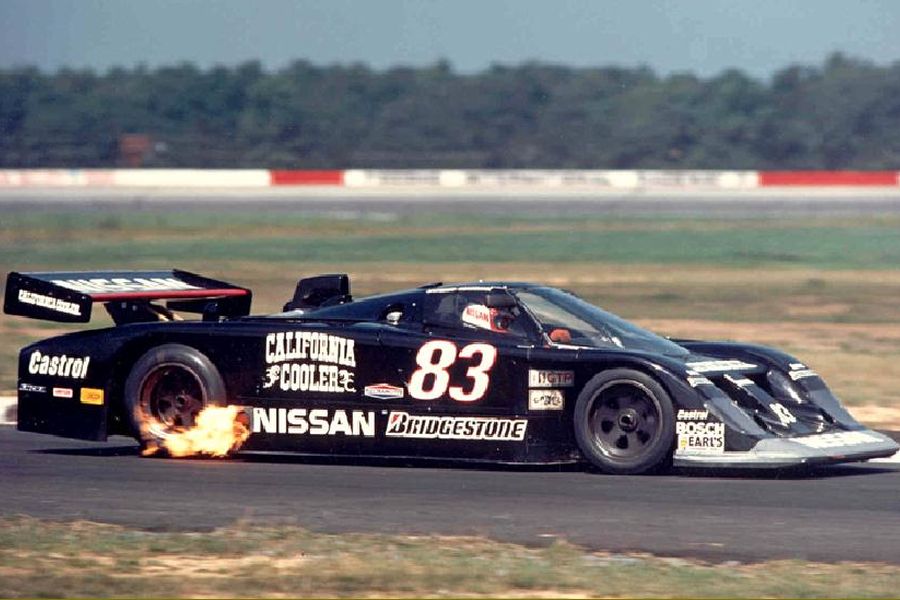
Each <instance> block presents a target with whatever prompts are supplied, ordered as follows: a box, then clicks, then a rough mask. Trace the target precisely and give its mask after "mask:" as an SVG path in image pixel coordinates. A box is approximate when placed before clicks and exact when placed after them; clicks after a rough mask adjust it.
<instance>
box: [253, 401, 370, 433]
mask: <svg viewBox="0 0 900 600" xmlns="http://www.w3.org/2000/svg"><path fill="white" fill-rule="evenodd" d="M251 417H252V418H251V421H252V423H251V428H250V429H251V431H252V432H253V433H285V434H288V435H344V436H350V437H375V413H374V412H371V411H362V410H343V409H335V410H330V409H327V408H312V409H306V408H262V407H258V406H257V407H254V408H253V412H252V414H251Z"/></svg>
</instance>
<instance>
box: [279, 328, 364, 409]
mask: <svg viewBox="0 0 900 600" xmlns="http://www.w3.org/2000/svg"><path fill="white" fill-rule="evenodd" d="M355 345H356V344H355V341H354V340H352V339H349V338H345V337H341V336H337V335H330V334H327V333H319V332H318V331H282V332H278V333H270V334H268V335H267V336H266V342H265V356H266V364H267V365H269V366H268V367H267V368H266V373H265V375H264V376H263V383H262V388H263V389H264V390H267V389H271V388H277V389H279V390H281V391H283V392H324V393H329V394H334V393H349V392H355V391H356V387H355V384H354V379H355V376H356V372H355V367H356V352H355Z"/></svg>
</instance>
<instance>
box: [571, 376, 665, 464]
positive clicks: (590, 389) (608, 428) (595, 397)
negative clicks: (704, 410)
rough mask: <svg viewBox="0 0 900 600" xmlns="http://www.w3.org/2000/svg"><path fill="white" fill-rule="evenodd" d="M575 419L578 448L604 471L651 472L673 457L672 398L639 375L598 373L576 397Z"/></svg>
mask: <svg viewBox="0 0 900 600" xmlns="http://www.w3.org/2000/svg"><path fill="white" fill-rule="evenodd" d="M574 419H575V423H574V425H575V439H576V441H577V442H578V447H579V448H580V449H581V452H582V454H584V456H585V458H587V459H588V461H590V462H591V464H592V465H594V466H595V467H597V469H599V470H601V471H603V472H604V473H612V474H621V475H635V474H639V473H647V472H649V471H653V470H655V469H658V468H660V467H662V466H663V465H665V464H666V463H667V462H668V460H669V458H670V456H671V452H672V449H673V445H674V440H675V411H674V409H673V407H672V400H671V399H670V398H669V395H668V394H667V393H666V391H665V390H664V389H663V387H662V386H661V385H660V384H659V383H658V382H657V381H656V380H655V379H653V378H652V377H650V376H649V375H647V374H645V373H642V372H640V371H635V370H632V369H613V370H610V371H605V372H603V373H600V374H598V375H595V376H594V377H593V378H592V379H591V380H590V381H588V383H587V385H585V386H584V389H582V390H581V393H580V394H579V395H578V401H577V402H576V404H575V415H574Z"/></svg>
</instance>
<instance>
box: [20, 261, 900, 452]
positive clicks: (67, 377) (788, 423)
mask: <svg viewBox="0 0 900 600" xmlns="http://www.w3.org/2000/svg"><path fill="white" fill-rule="evenodd" d="M149 273H153V274H155V276H153V277H151V276H149V275H148V274H149ZM14 275H16V277H17V278H15V279H13V278H12V276H11V281H12V283H9V282H8V284H7V302H6V310H7V312H13V313H15V314H25V313H28V312H29V311H30V310H32V309H33V310H34V311H35V312H33V313H32V314H25V316H32V317H38V318H48V315H49V317H55V316H59V318H55V319H54V320H71V319H70V318H69V317H76V316H78V317H79V319H81V318H83V315H84V313H85V312H86V311H87V310H88V309H89V307H90V305H91V304H93V303H96V302H103V303H107V304H108V305H109V304H112V305H115V304H116V303H119V304H120V306H118V307H117V308H113V309H112V310H110V313H111V314H112V315H113V317H114V318H116V319H117V322H118V323H119V324H118V325H117V326H115V327H110V328H105V329H99V330H91V331H84V332H78V333H73V334H69V335H64V336H59V337H55V338H50V339H48V340H44V341H42V342H38V343H36V344H33V345H31V346H28V347H26V348H24V349H23V350H22V352H21V355H20V359H19V425H18V427H19V429H21V430H23V431H34V432H41V433H51V434H55V435H61V436H68V437H75V438H81V439H90V440H103V439H106V437H107V436H108V435H110V434H114V433H125V434H127V433H129V427H128V423H127V420H126V419H125V418H124V413H123V408H122V407H123V398H122V395H123V388H124V381H125V379H126V378H127V376H128V374H129V372H130V370H131V367H132V365H133V364H134V362H135V361H136V360H137V359H138V358H139V357H140V356H141V355H143V354H144V353H145V352H147V351H148V350H150V349H152V348H154V347H156V346H159V345H162V344H172V343H176V344H183V345H185V346H190V347H192V348H196V349H197V350H199V351H200V352H202V353H203V354H205V355H206V356H207V357H209V359H210V360H211V361H212V362H213V364H214V365H215V366H216V367H217V369H218V370H219V372H220V373H221V375H222V377H223V379H224V381H225V385H226V389H227V395H228V397H227V398H225V399H223V401H224V402H226V403H228V404H236V405H240V406H242V407H245V411H246V412H247V414H248V415H249V417H250V427H251V435H250V437H249V439H248V440H247V442H246V444H245V446H244V448H243V450H242V451H247V452H298V453H304V454H324V455H343V456H389V457H421V458H437V459H451V460H470V461H490V462H500V463H539V464H547V463H565V462H576V461H580V460H583V457H582V454H581V452H580V451H579V448H578V445H577V443H576V441H575V438H574V434H573V426H572V421H573V411H574V407H575V403H576V400H577V398H578V395H579V393H580V392H581V390H582V388H584V386H585V385H586V384H587V383H588V382H589V381H590V380H591V378H593V377H594V376H595V375H597V374H598V373H601V372H603V371H605V370H608V369H617V368H627V369H631V370H635V371H640V372H643V373H646V374H648V375H649V376H651V377H653V378H654V379H655V380H656V381H658V382H659V383H660V384H661V385H662V386H663V388H664V389H665V391H666V392H667V394H668V395H669V396H670V398H671V400H672V402H673V405H674V408H675V413H676V415H675V416H676V420H675V436H674V445H673V448H672V460H673V462H674V464H675V465H676V466H685V467H762V468H778V467H787V466H798V465H810V464H823V463H834V462H846V461H859V460H866V459H869V458H874V457H882V456H889V455H891V454H893V453H894V452H896V451H897V449H898V447H897V445H896V443H894V442H893V441H892V440H891V439H889V438H888V437H886V436H884V435H882V434H880V433H878V432H875V431H872V430H870V429H867V428H865V427H864V426H862V425H861V424H859V423H858V422H857V421H856V420H854V419H853V417H852V416H851V415H850V414H849V413H848V412H847V411H846V410H845V409H844V408H843V407H842V405H841V404H840V402H839V401H838V400H837V399H836V398H835V396H834V395H833V394H832V393H831V391H830V390H829V389H828V387H827V386H826V384H825V383H824V381H823V380H822V379H821V378H820V377H819V376H818V375H817V374H816V373H815V372H814V371H813V370H811V369H810V368H808V367H807V365H805V364H803V363H802V362H800V361H799V360H797V359H795V358H793V357H791V356H788V355H786V354H784V353H781V352H779V351H777V350H773V349H770V348H765V347H760V346H753V345H747V344H738V343H726V342H699V341H687V340H675V343H676V344H677V345H678V346H679V347H680V348H681V349H683V350H684V352H683V354H679V355H678V356H673V355H668V354H663V353H653V352H648V351H646V350H636V349H631V348H625V347H614V346H610V347H583V346H575V345H566V344H559V343H552V342H549V341H548V340H547V339H546V337H545V336H544V337H541V336H542V335H543V334H542V333H541V332H540V331H538V332H536V333H534V334H532V333H528V332H526V334H523V335H522V336H519V337H516V336H509V335H503V334H501V333H497V332H494V331H490V330H485V329H478V328H458V329H453V328H449V327H443V326H441V325H440V324H435V323H433V322H429V318H428V315H427V310H428V309H427V307H428V305H429V302H432V303H433V301H434V299H435V298H440V299H442V298H443V297H446V296H447V295H449V294H459V293H461V292H460V290H464V291H465V293H471V294H479V293H482V292H484V293H503V294H509V295H510V296H513V297H516V294H517V293H518V291H519V290H524V289H528V287H527V286H529V285H530V284H514V283H496V284H483V283H479V284H472V285H471V286H468V287H465V286H456V287H448V286H426V287H423V288H417V289H413V290H405V291H401V292H397V293H394V294H386V295H384V296H378V297H372V298H365V299H362V300H356V301H353V300H352V298H351V297H350V296H349V283H348V282H346V281H345V280H341V279H340V277H345V276H324V279H321V278H320V279H321V280H320V281H318V282H317V283H316V284H315V285H314V286H312V287H310V286H311V285H312V284H309V285H307V288H309V289H301V287H302V286H298V291H297V294H296V295H295V298H294V300H293V301H292V302H289V303H288V305H287V306H286V309H287V310H288V312H285V313H282V314H279V315H273V316H267V317H250V316H247V313H248V312H249V298H250V296H249V291H247V290H245V289H244V288H239V287H237V286H231V285H229V284H225V283H223V282H218V281H215V280H210V279H206V278H202V277H199V276H195V275H192V274H186V273H184V272H177V271H171V272H144V273H143V274H142V275H143V276H142V275H141V274H135V273H133V272H132V273H101V274H96V273H80V274H75V275H77V277H72V276H70V275H71V274H51V276H43V275H42V276H39V277H38V276H35V275H28V274H24V275H19V274H14ZM67 278H68V279H67ZM117 279H118V280H120V281H119V284H118V285H120V288H121V290H122V291H119V292H115V291H114V290H113V291H110V289H108V288H107V289H105V291H102V292H100V291H97V290H99V289H101V288H102V287H103V286H102V285H100V284H99V282H98V281H97V280H104V281H107V282H110V285H114V284H113V283H111V282H113V281H114V280H117ZM154 279H155V280H159V281H157V287H156V289H153V290H147V289H143V290H140V289H132V290H130V292H128V293H131V294H132V295H131V296H129V297H127V298H125V297H116V298H113V299H109V297H108V296H107V297H101V296H99V294H101V293H106V294H113V293H119V294H123V293H126V291H124V290H125V286H127V285H129V284H131V285H136V286H138V287H140V286H141V285H143V286H144V288H147V287H148V286H150V285H151V284H146V283H141V282H140V281H139V280H154ZM166 279H172V281H170V282H169V285H168V288H167V287H166V284H165V281H164V280H166ZM72 280H81V284H80V287H79V286H78V285H75V284H72V285H68V286H67V285H66V284H65V282H67V281H69V282H70V281H72ZM92 281H93V283H91V282H92ZM307 281H308V280H307ZM178 282H181V283H178ZM301 283H302V282H301ZM182 285H188V286H191V287H190V288H182V289H180V290H178V289H169V288H179V287H182ZM91 286H93V287H91ZM91 289H93V290H94V294H93V296H92V295H91V293H90V291H91ZM19 290H26V291H28V292H29V293H30V294H32V296H29V295H28V294H22V295H21V297H20V291H19ZM70 292H71V293H70ZM176 292H178V293H177V294H175V295H174V296H173V295H171V294H173V293H176ZM185 292H187V293H188V295H187V296H185V295H184V294H185ZM34 294H37V295H38V296H43V297H44V299H41V298H38V299H37V300H35V298H34V296H33V295H34ZM79 294H80V295H79ZM138 294H145V295H143V296H141V295H138ZM147 294H149V296H148V295H147ZM11 297H12V299H11ZM161 298H162V299H169V306H168V308H169V309H172V308H178V309H179V310H182V311H183V310H190V311H193V312H198V313H200V314H202V315H203V319H204V320H202V321H177V320H159V319H158V318H157V319H153V320H151V317H152V315H157V316H159V314H158V311H153V310H151V311H150V312H149V313H148V312H147V307H146V306H144V304H145V303H147V302H148V301H149V300H151V299H161ZM22 299H24V300H22ZM31 302H38V303H40V304H41V306H35V305H34V304H32V303H31ZM329 303H331V304H329ZM130 307H133V308H130ZM108 308H109V306H108ZM61 309H63V310H61ZM76 309H77V312H79V313H81V314H80V315H76V314H74V312H76ZM48 311H49V312H48ZM127 314H134V315H138V314H140V315H143V317H141V318H137V317H135V318H133V319H129V318H126V317H123V316H122V315H127ZM117 315H118V317H117ZM148 315H149V316H148ZM163 316H166V315H165V314H164V315H163ZM529 336H531V337H529Z"/></svg>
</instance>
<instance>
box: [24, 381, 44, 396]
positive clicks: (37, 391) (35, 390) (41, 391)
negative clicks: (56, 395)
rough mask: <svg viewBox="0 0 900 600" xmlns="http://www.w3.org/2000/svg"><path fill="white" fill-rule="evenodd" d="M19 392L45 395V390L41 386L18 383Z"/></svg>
mask: <svg viewBox="0 0 900 600" xmlns="http://www.w3.org/2000/svg"><path fill="white" fill-rule="evenodd" d="M19 391H20V392H33V393H35V394H46V393H47V388H46V387H45V386H43V385H34V384H33V383H20V384H19Z"/></svg>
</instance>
